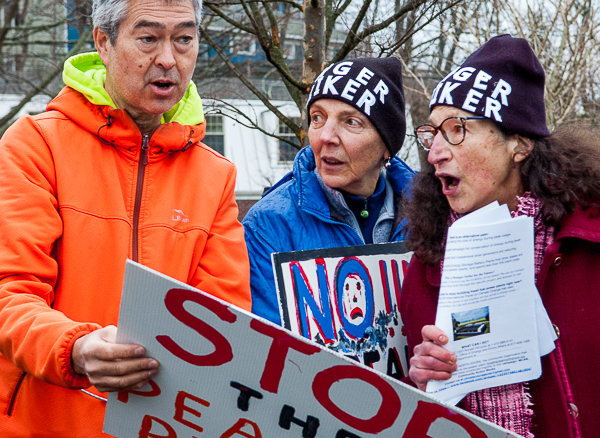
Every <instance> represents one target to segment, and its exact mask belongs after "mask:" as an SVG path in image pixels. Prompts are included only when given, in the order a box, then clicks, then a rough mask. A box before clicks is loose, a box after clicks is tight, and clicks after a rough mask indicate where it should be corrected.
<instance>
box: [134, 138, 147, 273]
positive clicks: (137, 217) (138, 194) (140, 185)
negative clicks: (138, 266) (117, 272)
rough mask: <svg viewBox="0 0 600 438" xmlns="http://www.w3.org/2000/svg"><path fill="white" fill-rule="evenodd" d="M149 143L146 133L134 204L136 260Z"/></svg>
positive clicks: (143, 140)
mask: <svg viewBox="0 0 600 438" xmlns="http://www.w3.org/2000/svg"><path fill="white" fill-rule="evenodd" d="M149 143H150V136H149V135H147V134H146V135H144V136H143V137H142V148H141V150H140V161H139V163H138V175H137V183H136V188H135V204H134V205H133V239H132V246H133V248H132V258H133V261H134V262H137V261H138V225H139V221H140V209H141V204H142V192H143V189H144V175H145V174H146V165H147V164H148V150H149V149H150V146H149Z"/></svg>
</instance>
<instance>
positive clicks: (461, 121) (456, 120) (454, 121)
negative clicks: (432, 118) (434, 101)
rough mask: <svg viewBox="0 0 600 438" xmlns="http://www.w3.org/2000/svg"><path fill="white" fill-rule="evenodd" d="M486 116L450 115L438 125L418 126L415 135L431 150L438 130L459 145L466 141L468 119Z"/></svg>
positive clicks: (447, 139)
mask: <svg viewBox="0 0 600 438" xmlns="http://www.w3.org/2000/svg"><path fill="white" fill-rule="evenodd" d="M485 118H486V117H483V116H477V117H448V118H447V119H446V120H444V121H443V122H442V123H440V124H439V125H438V126H433V125H430V124H428V123H427V124H425V125H421V126H418V127H417V128H416V129H415V135H416V136H417V138H418V139H419V143H420V144H421V146H423V149H425V150H426V151H429V150H430V149H431V146H432V145H433V139H434V138H435V136H436V135H437V133H438V132H441V133H442V135H443V136H444V138H445V139H446V141H447V142H448V143H450V144H451V145H454V146H456V145H459V144H461V143H462V142H463V141H465V133H466V129H465V125H466V123H467V120H476V119H485Z"/></svg>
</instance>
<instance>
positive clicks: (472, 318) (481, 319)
mask: <svg viewBox="0 0 600 438" xmlns="http://www.w3.org/2000/svg"><path fill="white" fill-rule="evenodd" d="M452 329H453V330H452V331H453V333H454V340H455V341H459V340H461V339H468V338H472V337H473V336H479V335H484V334H486V333H489V332H490V308H489V307H488V306H485V307H480V308H479V309H473V310H468V311H466V312H457V313H453V314H452Z"/></svg>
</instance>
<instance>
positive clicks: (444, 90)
mask: <svg viewBox="0 0 600 438" xmlns="http://www.w3.org/2000/svg"><path fill="white" fill-rule="evenodd" d="M544 81H545V75H544V69H543V68H542V66H541V64H540V62H539V61H538V59H537V58H536V56H535V53H533V50H531V47H530V46H529V43H527V41H525V40H524V39H522V38H513V37H511V36H510V35H499V36H496V37H494V38H492V39H490V40H489V41H488V42H487V43H485V44H484V45H483V46H481V47H480V48H479V49H478V50H477V51H476V52H474V53H473V54H472V55H471V56H469V57H468V58H467V60H466V61H465V62H464V63H463V64H462V65H461V66H460V67H458V68H457V69H455V70H453V71H452V72H451V73H450V74H449V75H448V76H446V77H445V78H444V79H443V80H442V81H441V82H440V83H439V84H438V86H437V87H436V88H435V89H434V90H433V96H432V98H431V102H430V103H429V109H430V110H433V108H435V107H436V106H437V105H448V106H453V107H456V108H460V109H463V110H465V111H469V112H472V113H474V114H477V115H480V116H484V117H487V118H489V119H492V120H493V121H495V122H496V123H497V124H498V125H500V126H502V127H504V128H505V129H507V130H508V131H510V132H514V133H516V134H519V135H522V136H524V137H530V138H541V137H546V136H548V135H550V133H549V132H548V128H547V127H546V108H545V105H544Z"/></svg>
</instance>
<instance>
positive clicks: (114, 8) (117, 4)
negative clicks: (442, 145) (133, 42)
mask: <svg viewBox="0 0 600 438" xmlns="http://www.w3.org/2000/svg"><path fill="white" fill-rule="evenodd" d="M172 1H174V0H165V3H168V4H170V3H171V2H172ZM177 1H191V2H192V5H193V6H194V13H195V14H196V24H197V25H198V26H200V20H201V18H202V0H177ZM129 2H130V0H93V5H92V21H93V23H94V27H97V28H99V29H100V30H101V31H103V32H105V33H106V34H107V35H108V38H109V39H110V43H111V44H112V45H113V46H114V45H115V44H116V42H117V36H118V35H119V26H120V25H121V23H122V22H123V21H124V20H125V17H126V16H127V8H128V7H129Z"/></svg>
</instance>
